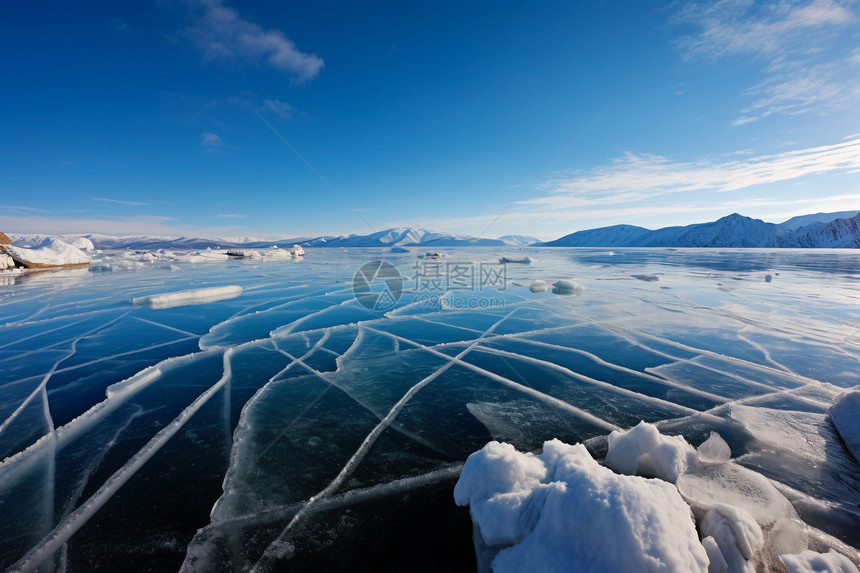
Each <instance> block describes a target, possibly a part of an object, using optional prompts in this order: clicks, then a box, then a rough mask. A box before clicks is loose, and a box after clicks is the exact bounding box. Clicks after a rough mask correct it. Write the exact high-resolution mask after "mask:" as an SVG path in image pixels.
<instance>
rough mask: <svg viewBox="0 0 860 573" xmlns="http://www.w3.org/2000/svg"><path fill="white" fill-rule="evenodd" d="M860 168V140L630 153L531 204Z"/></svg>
mask: <svg viewBox="0 0 860 573" xmlns="http://www.w3.org/2000/svg"><path fill="white" fill-rule="evenodd" d="M857 169H860V139H853V140H849V141H845V142H840V143H836V144H833V145H824V146H820V147H812V148H808V149H800V150H795V151H788V152H784V153H779V154H774V155H762V156H758V157H750V158H746V159H741V160H730V161H722V162H720V161H710V160H701V161H694V162H682V161H675V160H672V159H669V158H666V157H661V156H658V155H643V154H633V153H628V154H626V155H624V156H623V157H620V158H618V159H616V160H615V161H613V162H612V163H610V164H609V165H604V166H600V167H597V168H595V169H592V170H590V171H587V172H583V173H574V174H571V175H568V176H565V177H558V178H555V179H552V180H550V181H548V182H546V183H544V184H543V185H542V186H541V188H542V189H544V190H545V191H547V192H548V194H547V195H545V196H544V197H540V198H537V199H531V200H527V201H525V203H531V204H539V205H547V206H553V207H556V208H571V207H584V206H589V205H595V204H611V203H624V202H631V201H641V200H644V199H651V198H654V197H659V196H662V195H668V194H671V193H679V192H687V191H716V192H727V191H738V190H740V189H745V188H748V187H753V186H755V185H764V184H768V183H777V182H781V181H788V180H791V179H796V178H799V177H803V176H805V175H812V174H820V173H826V172H851V171H854V170H857Z"/></svg>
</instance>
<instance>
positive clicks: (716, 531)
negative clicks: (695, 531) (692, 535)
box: [699, 506, 764, 573]
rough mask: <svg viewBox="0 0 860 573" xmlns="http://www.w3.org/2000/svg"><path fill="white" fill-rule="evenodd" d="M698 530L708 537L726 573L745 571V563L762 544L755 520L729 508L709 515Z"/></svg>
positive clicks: (759, 529)
mask: <svg viewBox="0 0 860 573" xmlns="http://www.w3.org/2000/svg"><path fill="white" fill-rule="evenodd" d="M725 514H728V515H725ZM699 529H700V530H701V532H702V535H703V536H705V537H710V538H711V539H713V540H714V542H715V543H716V544H717V547H718V548H719V550H720V554H721V555H722V557H723V561H724V562H725V564H726V569H725V570H726V571H727V572H728V573H744V572H745V571H747V559H749V558H750V557H752V556H753V555H754V554H755V553H756V552H757V551H758V550H759V549H761V546H762V544H763V543H764V538H763V535H762V532H761V528H760V527H759V526H758V524H757V523H756V522H755V520H754V519H752V517H751V516H750V515H749V514H748V513H745V512H743V510H737V508H732V507H729V506H722V509H721V510H720V511H717V510H715V509H711V510H710V511H708V513H707V514H706V515H705V517H704V519H702V521H701V523H700V524H699Z"/></svg>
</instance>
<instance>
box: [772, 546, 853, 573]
mask: <svg viewBox="0 0 860 573" xmlns="http://www.w3.org/2000/svg"><path fill="white" fill-rule="evenodd" d="M779 560H780V561H782V564H783V565H785V568H786V569H788V571H789V573H860V571H858V570H857V567H855V565H854V564H853V563H851V560H850V559H848V558H847V557H845V556H844V555H842V554H841V553H837V552H836V551H834V550H833V549H831V550H830V551H828V552H827V553H816V552H815V551H804V552H802V553H799V554H797V555H780V556H779Z"/></svg>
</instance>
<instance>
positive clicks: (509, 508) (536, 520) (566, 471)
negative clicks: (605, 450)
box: [454, 440, 708, 573]
mask: <svg viewBox="0 0 860 573" xmlns="http://www.w3.org/2000/svg"><path fill="white" fill-rule="evenodd" d="M454 499H455V500H456V502H457V504H459V505H468V506H469V508H470V512H471V515H472V519H473V521H474V522H475V526H476V527H477V530H478V532H479V535H480V537H481V539H482V541H483V542H484V543H485V544H486V545H487V546H499V545H501V546H503V548H502V549H501V550H500V551H498V553H497V554H496V556H495V558H494V559H493V561H492V567H493V571H495V572H497V573H498V572H503V571H595V572H597V571H678V572H680V571H685V572H687V571H689V572H693V571H702V572H704V571H707V570H708V557H707V554H706V552H705V548H704V547H703V546H702V544H700V543H699V540H698V536H697V534H696V529H695V525H694V522H693V519H692V516H691V515H690V510H689V508H688V507H687V505H686V504H685V503H684V502H683V501H682V500H681V498H680V496H678V493H677V491H676V490H675V489H674V488H673V487H672V486H671V485H669V484H667V483H665V482H661V481H656V480H647V479H643V478H639V477H635V476H622V475H617V474H615V473H613V472H612V471H610V470H608V469H606V468H604V467H602V466H601V465H599V464H598V463H597V462H596V461H595V460H594V459H593V458H592V457H591V454H589V453H588V451H587V450H586V449H585V447H584V446H582V445H581V444H577V445H575V446H570V445H567V444H565V443H563V442H560V441H558V440H553V441H548V442H546V443H545V444H544V447H543V452H542V453H541V454H531V453H521V452H518V451H516V450H515V449H514V448H513V446H510V445H508V444H501V443H498V442H490V443H489V444H487V445H486V446H485V447H484V448H483V449H481V450H480V451H479V452H477V453H475V454H473V455H471V456H469V459H468V460H467V461H466V465H465V466H464V467H463V472H462V473H461V475H460V480H459V481H458V482H457V486H456V487H455V488H454ZM610 500H611V501H610ZM608 539H611V540H612V542H611V544H607V543H606V541H607V540H608Z"/></svg>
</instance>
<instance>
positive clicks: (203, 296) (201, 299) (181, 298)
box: [131, 285, 242, 309]
mask: <svg viewBox="0 0 860 573" xmlns="http://www.w3.org/2000/svg"><path fill="white" fill-rule="evenodd" d="M240 294H242V287H240V286H238V285H228V286H221V287H208V288H198V289H191V290H181V291H176V292H167V293H162V294H154V295H150V296H141V297H138V298H134V299H132V300H131V302H132V304H133V305H134V306H145V307H149V308H156V309H161V308H173V307H175V306H184V305H188V304H204V303H207V302H215V301H219V300H226V299H230V298H236V297H237V296H239V295H240Z"/></svg>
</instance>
